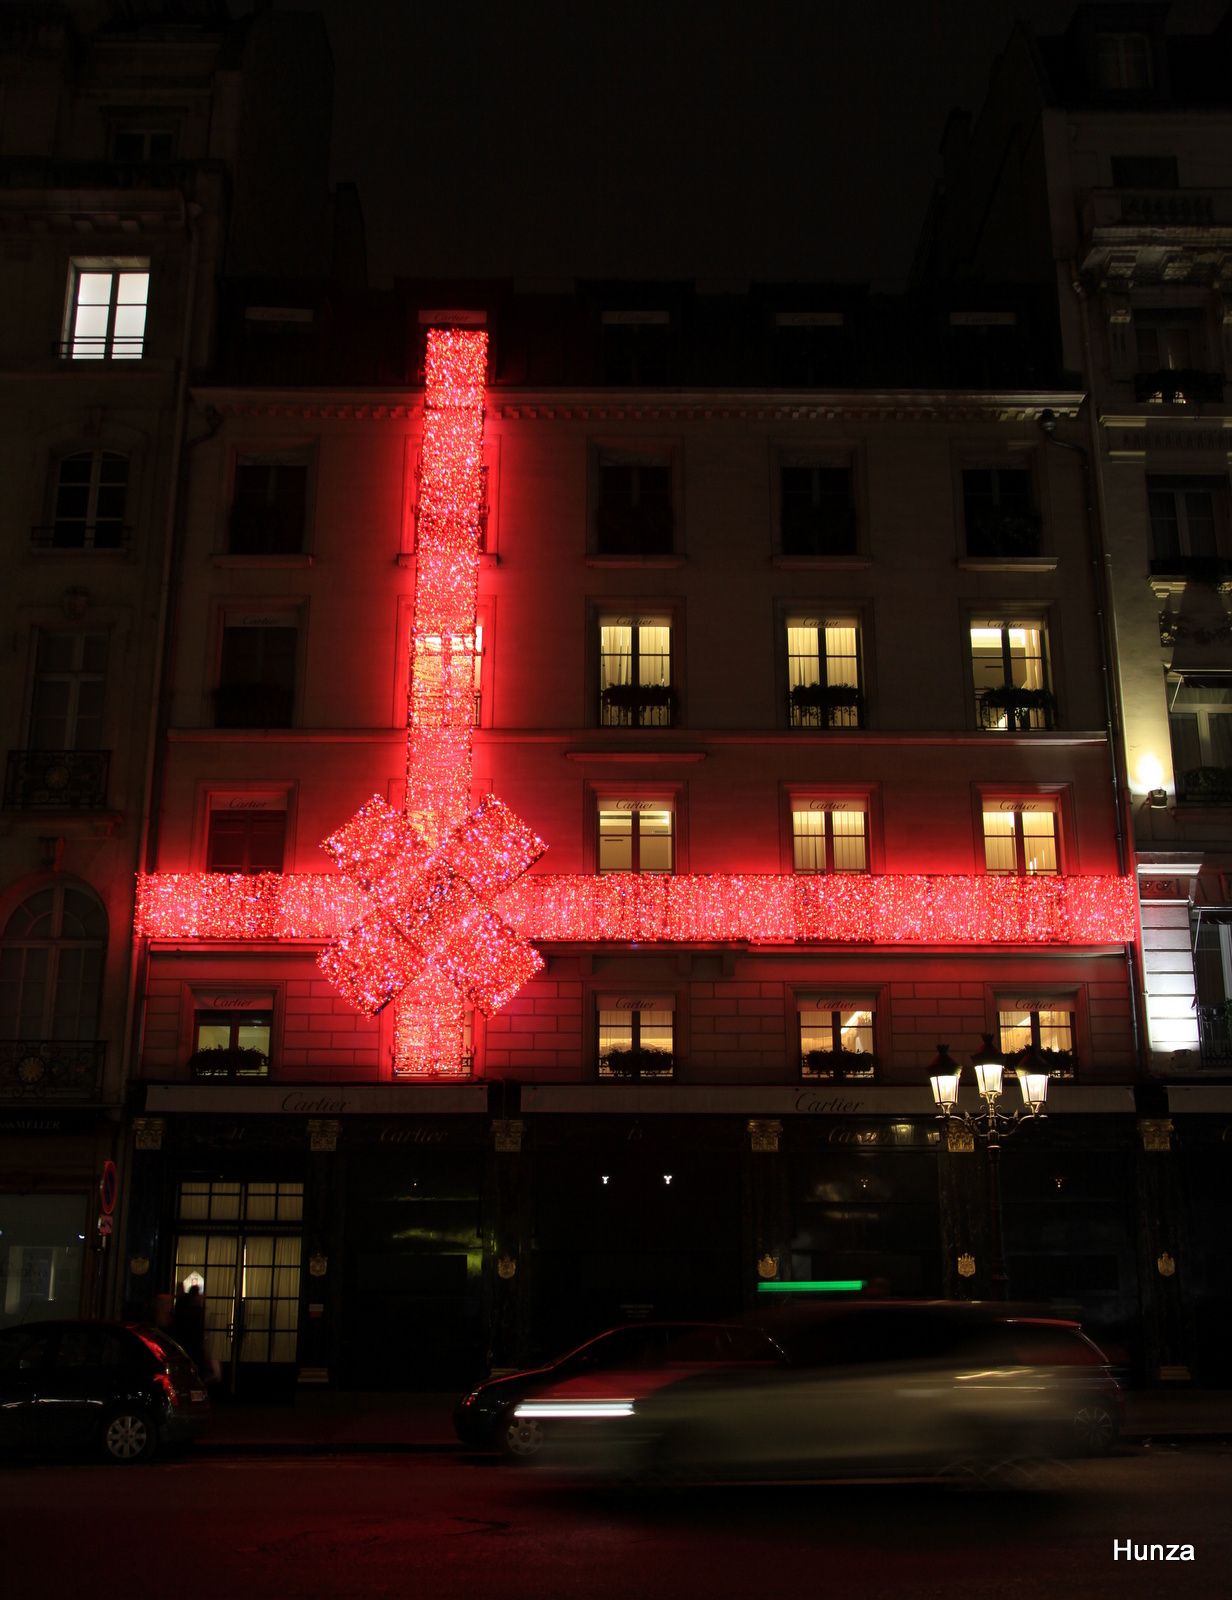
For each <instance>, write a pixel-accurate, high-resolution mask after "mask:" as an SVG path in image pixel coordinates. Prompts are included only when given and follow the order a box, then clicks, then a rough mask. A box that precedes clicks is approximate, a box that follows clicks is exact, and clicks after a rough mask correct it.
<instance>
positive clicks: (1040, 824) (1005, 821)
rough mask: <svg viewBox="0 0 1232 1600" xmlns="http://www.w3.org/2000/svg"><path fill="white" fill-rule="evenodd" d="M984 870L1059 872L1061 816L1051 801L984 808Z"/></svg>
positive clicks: (1008, 802)
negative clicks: (1059, 817)
mask: <svg viewBox="0 0 1232 1600" xmlns="http://www.w3.org/2000/svg"><path fill="white" fill-rule="evenodd" d="M984 869H985V871H987V872H999V873H1017V874H1019V875H1021V876H1032V875H1034V874H1036V873H1051V872H1057V871H1059V870H1060V869H1059V867H1058V864H1057V816H1056V809H1055V806H1054V805H1053V803H1052V802H1051V801H1048V800H1002V801H1000V802H998V803H996V804H993V805H989V804H986V805H985V807H984Z"/></svg>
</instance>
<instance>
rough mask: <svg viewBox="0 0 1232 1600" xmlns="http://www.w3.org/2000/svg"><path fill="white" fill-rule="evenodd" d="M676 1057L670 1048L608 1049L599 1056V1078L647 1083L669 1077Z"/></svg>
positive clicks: (673, 1068) (673, 1069)
mask: <svg viewBox="0 0 1232 1600" xmlns="http://www.w3.org/2000/svg"><path fill="white" fill-rule="evenodd" d="M675 1065H676V1059H675V1057H674V1056H673V1055H672V1053H671V1051H670V1050H609V1051H608V1052H607V1054H606V1055H602V1056H600V1057H599V1076H600V1078H605V1079H612V1080H617V1081H619V1082H622V1083H647V1082H655V1081H660V1082H661V1081H662V1080H663V1079H665V1078H670V1077H671V1076H672V1075H673V1072H674V1071H675Z"/></svg>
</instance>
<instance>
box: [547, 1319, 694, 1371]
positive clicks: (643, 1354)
mask: <svg viewBox="0 0 1232 1600" xmlns="http://www.w3.org/2000/svg"><path fill="white" fill-rule="evenodd" d="M670 1335H671V1330H670V1329H669V1328H666V1327H649V1328H638V1327H632V1328H616V1329H614V1330H613V1331H612V1332H611V1333H605V1334H601V1335H600V1336H599V1338H597V1339H592V1340H591V1341H590V1343H589V1344H585V1345H583V1346H582V1347H581V1349H580V1350H577V1351H575V1352H574V1353H573V1355H571V1356H568V1357H567V1358H566V1360H567V1363H568V1366H569V1368H570V1369H571V1370H573V1371H578V1372H604V1371H607V1370H609V1369H614V1368H617V1367H658V1366H662V1364H663V1361H664V1359H665V1357H666V1355H667V1345H668V1339H669V1337H670Z"/></svg>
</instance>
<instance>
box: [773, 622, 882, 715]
mask: <svg viewBox="0 0 1232 1600" xmlns="http://www.w3.org/2000/svg"><path fill="white" fill-rule="evenodd" d="M863 706H864V696H863V692H862V690H861V686H860V627H859V623H858V622H857V621H856V620H855V618H854V617H832V618H825V619H822V618H818V617H788V619H787V715H788V721H789V723H790V725H791V726H792V727H793V728H858V727H860V725H861V722H862V714H863Z"/></svg>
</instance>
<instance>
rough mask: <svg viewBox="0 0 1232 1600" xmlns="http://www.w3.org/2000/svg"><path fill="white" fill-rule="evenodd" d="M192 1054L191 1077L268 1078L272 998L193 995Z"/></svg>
mask: <svg viewBox="0 0 1232 1600" xmlns="http://www.w3.org/2000/svg"><path fill="white" fill-rule="evenodd" d="M194 1004H195V1008H196V1009H195V1010H194V1012H193V1040H192V1054H191V1055H190V1057H189V1066H190V1067H191V1068H192V1075H193V1077H194V1078H227V1079H232V1078H265V1077H268V1076H269V1055H270V1031H271V1029H272V1027H273V1020H274V997H273V995H272V994H270V993H265V994H251V993H245V992H243V991H236V990H228V991H226V992H223V993H219V994H207V993H198V994H197V995H195V996H194Z"/></svg>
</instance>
